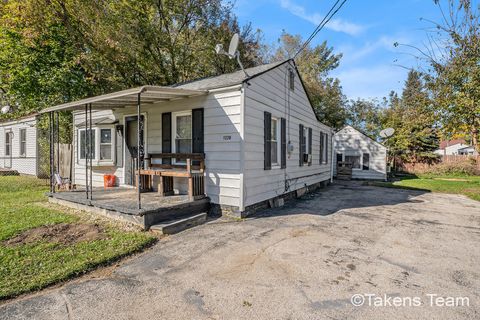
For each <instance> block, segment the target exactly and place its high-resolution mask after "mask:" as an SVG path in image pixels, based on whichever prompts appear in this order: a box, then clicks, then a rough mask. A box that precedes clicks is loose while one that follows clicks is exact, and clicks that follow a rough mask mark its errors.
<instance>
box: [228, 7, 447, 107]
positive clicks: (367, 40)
mask: <svg viewBox="0 0 480 320" xmlns="http://www.w3.org/2000/svg"><path fill="white" fill-rule="evenodd" d="M333 3H335V1H334V0H237V1H236V2H235V7H234V11H235V13H236V14H237V16H238V18H239V20H240V23H241V24H245V23H248V22H251V23H252V26H253V27H254V28H259V29H261V30H262V31H263V33H264V36H265V41H266V42H268V43H274V42H276V40H277V39H278V37H279V36H280V34H281V33H282V30H285V31H286V32H288V33H291V34H300V35H302V36H303V37H304V38H307V37H308V36H309V35H310V34H311V33H312V31H313V30H314V28H315V27H316V25H317V24H318V22H319V21H320V20H321V19H322V18H323V16H324V14H325V13H326V12H328V10H329V9H330V7H331V6H332V5H333ZM420 18H426V19H430V20H434V21H440V19H441V14H440V12H439V10H438V8H437V7H436V6H435V5H434V4H433V0H384V1H380V0H376V1H373V0H363V1H362V0H347V2H346V3H345V5H344V6H343V7H342V9H341V10H340V11H339V12H338V13H337V14H336V15H335V17H334V18H333V19H332V20H331V21H330V22H329V24H328V25H327V26H326V27H325V28H324V29H323V30H322V31H321V32H320V33H319V34H318V35H317V37H316V38H315V39H314V40H313V41H312V44H318V43H320V42H322V41H324V40H327V42H328V44H329V45H330V46H333V47H334V49H335V52H337V53H343V58H342V61H341V63H340V67H339V68H338V69H336V70H335V71H334V72H333V73H332V75H333V76H336V77H338V78H339V79H340V81H341V83H342V86H343V89H344V92H345V94H346V95H347V97H348V98H349V99H353V98H357V97H361V98H381V97H383V96H387V95H388V93H389V92H390V91H391V90H395V91H398V92H400V91H401V89H402V87H403V83H404V81H405V79H406V76H407V72H408V71H407V70H406V69H404V68H401V67H399V66H396V64H398V65H402V66H405V67H414V66H416V65H417V63H418V62H417V61H416V59H415V58H413V57H411V56H410V55H407V54H404V52H406V51H408V50H406V48H395V47H394V46H393V44H394V42H399V43H405V44H411V45H416V46H422V43H423V42H424V41H425V40H426V36H425V28H427V27H430V26H431V24H429V23H428V22H426V21H420ZM410 52H412V51H410Z"/></svg>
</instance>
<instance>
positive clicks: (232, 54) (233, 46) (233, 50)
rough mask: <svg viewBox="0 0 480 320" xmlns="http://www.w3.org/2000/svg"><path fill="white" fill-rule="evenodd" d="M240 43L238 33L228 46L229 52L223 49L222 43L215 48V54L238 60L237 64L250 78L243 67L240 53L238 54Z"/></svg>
mask: <svg viewBox="0 0 480 320" xmlns="http://www.w3.org/2000/svg"><path fill="white" fill-rule="evenodd" d="M239 41H240V36H239V35H238V33H235V34H234V35H233V36H232V39H231V40H230V45H229V46H228V52H226V51H225V50H224V49H223V45H222V44H221V43H219V44H217V45H216V46H215V52H216V53H217V54H223V55H226V56H228V57H229V58H230V59H233V58H236V59H237V63H238V65H239V66H240V68H242V70H243V73H245V76H246V77H249V75H248V73H247V72H246V71H245V68H244V67H243V64H242V61H241V60H240V52H238V42H239Z"/></svg>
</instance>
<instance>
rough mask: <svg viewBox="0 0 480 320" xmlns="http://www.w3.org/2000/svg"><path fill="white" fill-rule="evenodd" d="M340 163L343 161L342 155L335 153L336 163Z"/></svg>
mask: <svg viewBox="0 0 480 320" xmlns="http://www.w3.org/2000/svg"><path fill="white" fill-rule="evenodd" d="M342 161H343V154H341V153H337V163H339V162H342Z"/></svg>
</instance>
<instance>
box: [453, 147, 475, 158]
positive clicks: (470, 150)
mask: <svg viewBox="0 0 480 320" xmlns="http://www.w3.org/2000/svg"><path fill="white" fill-rule="evenodd" d="M457 151H458V154H459V155H469V156H471V155H475V154H476V152H475V148H474V147H473V146H469V147H464V148H460V149H458V150H457Z"/></svg>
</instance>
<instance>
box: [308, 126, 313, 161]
mask: <svg viewBox="0 0 480 320" xmlns="http://www.w3.org/2000/svg"><path fill="white" fill-rule="evenodd" d="M308 154H309V155H310V157H309V158H310V159H309V160H308V165H309V166H311V165H312V128H308Z"/></svg>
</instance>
